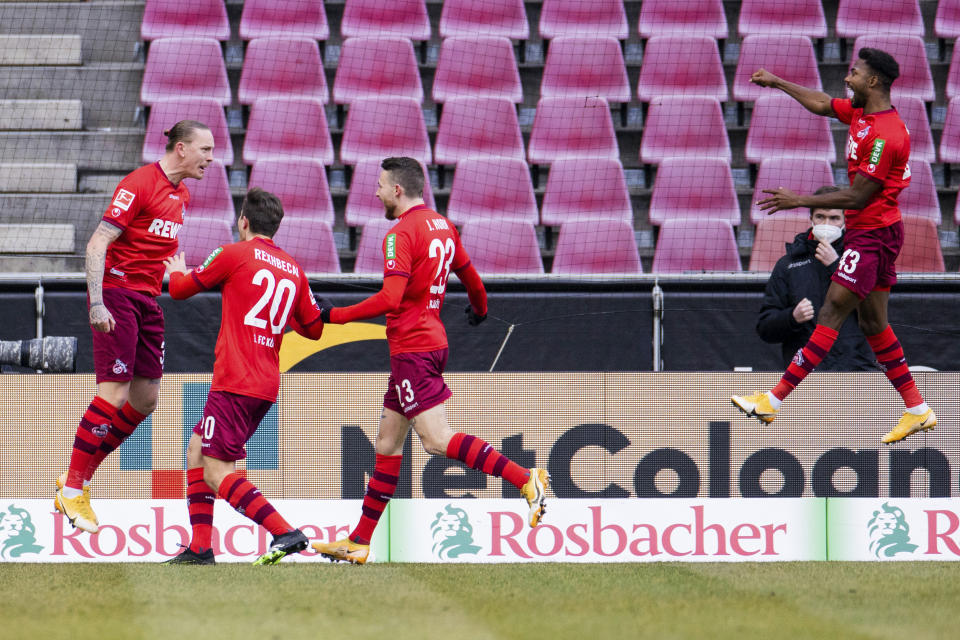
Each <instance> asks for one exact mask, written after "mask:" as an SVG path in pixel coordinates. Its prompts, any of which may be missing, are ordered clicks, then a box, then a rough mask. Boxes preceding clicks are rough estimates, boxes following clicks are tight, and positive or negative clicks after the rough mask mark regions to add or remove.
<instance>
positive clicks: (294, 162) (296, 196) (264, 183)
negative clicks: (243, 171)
mask: <svg viewBox="0 0 960 640" xmlns="http://www.w3.org/2000/svg"><path fill="white" fill-rule="evenodd" d="M249 184H250V186H251V187H260V188H262V189H266V190H267V191H269V192H271V193H273V194H274V195H275V196H277V197H278V198H280V202H281V203H282V204H283V219H284V220H287V219H290V218H307V219H310V220H314V221H316V222H326V223H327V224H329V225H331V226H333V222H334V212H333V211H334V210H333V199H332V198H331V197H330V187H329V185H328V184H327V172H326V170H325V169H324V167H323V163H322V162H320V161H318V160H301V159H299V158H297V159H294V158H290V159H285V160H260V161H259V162H257V164H255V165H254V166H253V170H252V171H251V172H250V181H249Z"/></svg>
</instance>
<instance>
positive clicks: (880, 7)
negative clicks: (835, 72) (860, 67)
mask: <svg viewBox="0 0 960 640" xmlns="http://www.w3.org/2000/svg"><path fill="white" fill-rule="evenodd" d="M875 33H896V34H898V35H904V36H905V35H911V36H918V37H920V38H922V37H923V35H924V32H923V17H922V16H921V15H920V5H919V3H918V2H917V0H872V1H871V2H870V3H865V2H863V1H862V0H840V5H839V7H837V37H838V38H856V37H858V36H862V35H866V34H875ZM857 49H859V47H855V48H854V51H853V55H854V56H856V54H857ZM894 57H896V56H895V55H894ZM901 64H903V63H901Z"/></svg>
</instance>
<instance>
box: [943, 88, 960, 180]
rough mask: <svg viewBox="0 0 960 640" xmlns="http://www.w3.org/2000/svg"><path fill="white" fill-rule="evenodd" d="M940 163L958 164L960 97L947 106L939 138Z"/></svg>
mask: <svg viewBox="0 0 960 640" xmlns="http://www.w3.org/2000/svg"><path fill="white" fill-rule="evenodd" d="M940 162H945V163H954V164H956V163H960V96H958V97H956V98H952V99H951V100H950V104H949V105H948V106H947V117H946V120H944V123H943V133H942V134H941V136H940ZM947 186H949V184H948V185H947Z"/></svg>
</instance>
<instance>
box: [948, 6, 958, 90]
mask: <svg viewBox="0 0 960 640" xmlns="http://www.w3.org/2000/svg"><path fill="white" fill-rule="evenodd" d="M958 1H960V0H958ZM957 96H960V47H954V48H953V57H952V58H951V59H950V68H949V70H948V71H947V100H952V99H954V98H956V97H957Z"/></svg>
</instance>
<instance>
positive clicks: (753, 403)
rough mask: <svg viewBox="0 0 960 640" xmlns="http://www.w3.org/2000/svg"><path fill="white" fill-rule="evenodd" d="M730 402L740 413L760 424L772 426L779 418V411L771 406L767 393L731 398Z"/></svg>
mask: <svg viewBox="0 0 960 640" xmlns="http://www.w3.org/2000/svg"><path fill="white" fill-rule="evenodd" d="M730 402H732V403H733V406H735V407H736V408H737V409H739V410H740V411H742V412H744V413H745V414H747V415H748V416H750V417H752V418H756V419H757V420H759V421H760V422H763V423H765V424H770V423H771V422H773V419H774V418H776V417H777V411H779V409H774V408H773V405H771V404H770V398H768V397H767V394H766V393H757V394H754V395H752V396H730Z"/></svg>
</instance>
